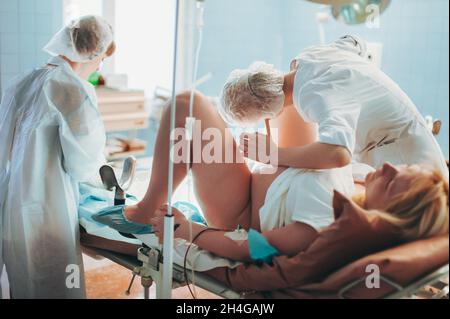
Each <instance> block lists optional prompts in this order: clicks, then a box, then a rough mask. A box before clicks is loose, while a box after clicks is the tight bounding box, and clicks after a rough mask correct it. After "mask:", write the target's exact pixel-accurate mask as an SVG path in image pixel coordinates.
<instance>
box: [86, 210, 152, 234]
mask: <svg viewBox="0 0 450 319" xmlns="http://www.w3.org/2000/svg"><path fill="white" fill-rule="evenodd" d="M124 208H125V206H124V205H120V206H110V207H106V208H104V209H102V210H100V211H99V212H98V213H96V214H94V215H92V219H93V220H94V221H96V222H98V223H100V224H103V225H107V226H109V227H111V228H112V229H115V230H117V231H118V232H120V233H124V234H134V235H145V234H152V233H153V227H152V226H151V225H146V224H140V223H135V222H131V221H129V220H128V219H126V217H125V215H124Z"/></svg>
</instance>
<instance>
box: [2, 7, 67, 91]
mask: <svg viewBox="0 0 450 319" xmlns="http://www.w3.org/2000/svg"><path fill="white" fill-rule="evenodd" d="M62 12H63V11H62V1H61V0H0V76H1V79H0V81H1V82H0V89H1V90H3V89H4V88H5V85H7V83H8V82H9V81H10V79H11V78H12V77H14V76H16V75H18V74H20V73H22V72H25V71H27V70H30V69H32V68H34V67H36V66H38V65H40V64H42V63H44V62H45V61H46V60H47V59H48V55H47V54H46V53H44V52H43V51H42V47H43V46H44V45H45V44H46V43H47V42H48V40H49V39H50V38H51V36H52V35H53V34H54V33H55V32H56V31H57V30H58V29H59V28H60V27H61V25H62Z"/></svg>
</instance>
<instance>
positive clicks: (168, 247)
mask: <svg viewBox="0 0 450 319" xmlns="http://www.w3.org/2000/svg"><path fill="white" fill-rule="evenodd" d="M175 1H176V8H175V43H174V59H173V78H172V106H171V112H170V148H169V180H168V191H167V203H168V206H169V208H168V210H167V215H166V216H165V218H164V243H163V272H162V275H163V278H162V279H163V280H162V298H163V299H171V298H172V275H173V236H174V217H173V214H172V194H173V154H172V151H173V147H174V144H175V141H174V139H173V138H172V132H173V131H174V129H175V115H176V106H177V105H176V104H177V102H176V80H177V79H176V75H177V59H178V56H177V52H178V18H179V8H180V0H175Z"/></svg>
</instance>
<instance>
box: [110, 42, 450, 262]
mask: <svg viewBox="0 0 450 319" xmlns="http://www.w3.org/2000/svg"><path fill="white" fill-rule="evenodd" d="M366 56H367V48H366V45H365V42H364V41H363V40H361V39H358V38H355V37H344V38H342V39H340V40H338V41H336V42H335V43H332V44H330V45H328V46H317V47H312V48H309V49H307V50H305V51H304V52H302V54H300V55H299V57H297V58H296V59H295V60H294V61H293V67H292V70H291V72H290V73H288V74H282V73H280V72H279V71H276V70H275V69H273V67H271V66H268V65H267V64H263V63H259V64H257V65H256V66H253V67H251V68H250V69H248V70H238V71H235V72H233V73H232V75H231V76H230V79H229V80H228V82H227V84H226V85H225V88H224V92H223V95H222V101H221V103H217V102H215V101H214V100H212V99H210V98H207V97H206V96H203V95H202V94H200V93H196V94H195V98H194V114H193V116H194V117H195V118H196V119H197V120H198V121H199V122H197V123H196V127H195V128H194V131H195V130H196V129H198V130H200V132H201V133H202V135H203V133H205V132H206V131H207V130H209V129H211V128H214V129H215V130H217V131H218V132H219V133H220V134H219V135H220V139H221V142H222V143H221V149H219V150H217V149H213V151H214V152H219V153H220V154H214V155H216V156H214V158H215V159H217V158H218V159H219V160H217V161H213V162H209V161H204V160H203V159H201V160H200V161H194V163H192V164H191V166H190V167H191V170H192V175H193V180H194V186H195V190H196V195H197V199H198V201H199V204H200V206H201V208H202V211H203V212H204V215H205V218H206V220H207V222H208V227H210V228H216V229H221V230H223V231H222V232H219V231H216V232H206V233H204V234H202V236H201V237H200V238H199V239H198V240H197V241H196V243H197V244H198V245H199V246H200V247H201V248H204V249H206V250H209V251H211V252H213V253H215V254H216V255H219V256H223V257H226V258H230V259H235V260H249V257H255V255H254V256H250V255H252V254H251V249H249V247H248V244H247V242H244V243H243V244H242V243H241V241H237V240H233V239H231V238H234V239H236V238H237V237H236V236H237V235H236V234H234V235H232V234H230V232H233V230H235V229H236V228H237V227H238V226H241V227H242V228H243V229H245V230H250V229H253V230H254V231H251V232H248V238H249V239H255V241H256V242H257V243H259V244H261V243H263V244H266V247H270V248H272V249H271V251H272V252H276V253H280V254H287V255H293V254H296V253H298V252H299V251H302V250H304V249H305V248H306V247H308V245H309V244H310V243H311V242H312V241H314V239H315V238H316V237H317V234H318V232H319V231H320V230H321V229H323V228H324V227H327V226H328V225H330V224H331V223H332V222H333V212H332V207H331V202H332V194H333V190H337V191H339V192H341V193H344V194H346V195H353V194H354V192H355V190H354V184H353V179H352V171H351V167H350V166H348V164H349V163H350V160H351V159H352V157H355V158H356V159H358V160H360V161H363V162H365V163H366V164H369V165H371V166H375V167H377V168H378V170H377V171H376V172H375V173H371V174H369V175H368V177H367V179H366V189H365V196H364V198H365V200H364V201H361V205H363V206H364V207H365V208H368V209H377V210H382V211H386V212H387V214H384V215H383V217H384V218H388V219H389V220H390V221H392V222H393V223H395V224H398V225H400V226H401V229H402V231H403V232H404V233H405V236H407V237H427V236H431V235H434V234H440V233H443V232H446V231H448V207H447V206H446V205H444V204H446V203H448V184H447V179H448V171H447V169H446V168H445V161H444V160H443V155H442V152H441V151H440V149H439V147H438V146H437V143H436V141H435V140H434V138H433V137H432V136H431V133H430V132H428V131H426V129H425V128H426V126H425V125H423V123H424V121H423V119H422V118H421V116H420V114H419V113H418V112H417V109H416V108H415V106H414V104H413V103H412V102H411V101H410V100H409V98H408V97H407V96H406V94H405V93H404V92H403V91H401V89H400V88H399V87H398V86H397V85H395V83H394V82H393V81H392V80H391V79H389V78H388V77H387V76H386V75H385V74H384V73H383V72H381V71H380V70H379V69H377V68H376V66H374V65H372V64H370V62H369V61H367V59H366V58H365V57H366ZM189 98H190V93H189V92H187V93H184V94H180V95H179V96H178V97H177V112H176V127H177V128H184V127H185V121H186V117H188V116H189ZM215 104H216V105H215ZM217 109H218V110H219V112H218V111H217ZM219 113H220V114H219ZM224 119H226V120H227V122H229V121H233V122H237V123H249V122H250V123H256V122H259V121H261V120H267V119H270V120H271V122H272V123H271V124H272V125H274V126H275V127H277V128H278V130H279V136H280V139H279V143H278V145H277V146H276V147H278V154H279V157H278V160H279V161H278V162H279V166H280V168H278V170H277V172H276V173H274V174H269V175H266V174H258V173H254V172H251V171H250V170H249V169H248V166H247V165H246V164H245V163H244V161H243V160H242V157H243V156H244V157H250V158H251V159H253V160H256V161H258V160H259V159H258V158H255V157H253V156H252V155H251V150H252V149H254V147H255V145H256V144H257V140H258V139H263V141H264V142H265V143H267V144H273V142H272V141H271V140H270V137H269V136H265V135H261V134H253V135H250V136H247V138H241V140H240V145H239V147H238V146H237V145H236V142H235V141H234V139H233V138H232V136H231V133H230V131H229V130H227V125H226V123H225V121H224ZM169 120H170V110H169V109H167V110H166V112H165V113H164V115H163V118H162V121H161V126H160V129H159V132H158V137H157V141H156V147H155V157H154V161H153V169H152V176H151V181H150V185H149V188H148V191H147V193H146V195H145V197H144V198H143V199H142V201H141V202H139V203H138V204H137V205H134V206H129V207H117V208H112V209H108V210H107V211H106V212H104V213H105V214H103V217H105V218H104V219H105V223H108V221H107V218H108V214H109V213H110V212H113V213H114V215H115V216H116V217H117V215H119V217H120V218H122V221H121V222H122V223H124V224H126V223H128V222H129V221H132V222H138V223H142V224H152V225H153V226H154V229H155V230H156V234H157V235H158V236H160V237H161V236H162V233H161V232H162V223H163V217H162V216H163V215H164V214H165V208H161V207H162V205H163V204H164V203H165V201H166V198H167V180H168V176H167V172H168V163H169V128H170V125H169V124H170V123H169ZM312 123H315V124H318V126H319V130H318V133H319V135H318V136H317V137H316V134H315V132H316V131H315V126H314V124H312ZM194 138H195V136H194ZM180 141H182V137H179V138H178V140H176V143H179V142H180ZM186 143H187V142H186ZM209 143H210V141H209V140H206V141H205V140H202V141H200V143H198V144H200V148H199V149H195V148H194V147H193V145H195V144H196V143H195V141H194V143H192V145H190V147H191V148H192V152H191V153H192V154H193V155H194V157H195V156H196V153H198V152H200V153H202V151H203V150H204V149H205V148H208V147H209V146H208V144H209ZM230 148H231V149H232V150H233V154H234V155H235V157H234V161H233V162H232V163H226V158H225V154H226V150H227V149H230ZM386 159H388V160H389V161H390V162H392V163H394V164H409V165H410V164H415V163H426V164H429V165H430V168H427V166H417V165H410V166H407V165H403V166H402V165H399V166H393V165H390V164H384V165H383V163H384V162H385V161H386ZM186 162H187V159H185V160H184V162H182V163H177V164H175V168H174V180H173V183H174V187H175V188H176V187H177V186H179V185H180V183H181V182H182V180H183V179H184V178H185V177H186V164H185V163H186ZM307 169H313V170H307ZM405 207H407V209H405ZM174 211H175V215H176V223H177V224H179V225H180V226H179V227H178V228H177V230H176V232H175V236H176V237H182V238H185V239H191V238H195V237H196V235H197V234H198V233H199V232H201V231H202V230H203V229H204V227H203V226H201V225H194V229H193V233H192V236H188V228H187V223H186V220H185V219H184V217H183V216H182V214H180V213H179V212H178V211H176V210H174ZM111 226H112V227H115V225H113V223H111ZM116 226H117V225H116ZM261 232H262V235H263V236H258V234H259V233H261ZM225 235H227V236H225ZM230 237H231V238H230ZM161 238H162V237H161ZM241 239H242V238H241ZM249 242H250V244H251V242H252V240H250V241H249ZM250 248H251V247H250ZM269 250H270V249H269ZM256 257H258V256H256ZM253 259H255V258H253Z"/></svg>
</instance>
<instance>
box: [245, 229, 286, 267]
mask: <svg viewBox="0 0 450 319" xmlns="http://www.w3.org/2000/svg"><path fill="white" fill-rule="evenodd" d="M248 249H249V251H250V257H251V258H252V259H253V260H254V261H256V262H265V263H270V262H272V258H273V257H275V256H278V255H279V254H280V252H279V251H278V249H276V248H275V247H273V246H272V245H271V244H269V242H268V241H267V239H266V237H264V236H263V235H262V234H261V233H259V232H257V231H256V230H254V229H250V230H249V232H248Z"/></svg>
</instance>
